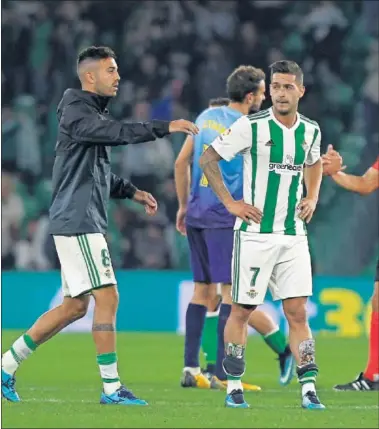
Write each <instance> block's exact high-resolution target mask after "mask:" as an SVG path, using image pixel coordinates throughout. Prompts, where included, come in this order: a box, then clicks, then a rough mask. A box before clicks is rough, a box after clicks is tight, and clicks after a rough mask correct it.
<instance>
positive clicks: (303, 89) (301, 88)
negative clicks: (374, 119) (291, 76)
mask: <svg viewBox="0 0 379 429" xmlns="http://www.w3.org/2000/svg"><path fill="white" fill-rule="evenodd" d="M299 90H300V98H302V97H303V95H304V94H305V86H304V85H301V86H300V88H299Z"/></svg>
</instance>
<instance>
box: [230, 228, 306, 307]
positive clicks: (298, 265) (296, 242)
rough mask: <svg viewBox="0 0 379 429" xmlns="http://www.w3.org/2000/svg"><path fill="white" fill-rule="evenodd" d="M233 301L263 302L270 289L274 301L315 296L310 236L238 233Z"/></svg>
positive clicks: (239, 302) (234, 265)
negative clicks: (309, 245)
mask: <svg viewBox="0 0 379 429" xmlns="http://www.w3.org/2000/svg"><path fill="white" fill-rule="evenodd" d="M232 282H233V284H232V300H233V302H235V303H238V304H247V305H260V304H262V303H263V301H264V299H265V295H266V292H267V288H268V287H269V288H270V292H271V295H272V298H273V300H278V299H286V298H295V297H301V296H311V295H312V269H311V258H310V254H309V248H308V239H307V237H306V236H294V235H280V234H257V233H251V232H244V231H235V232H234V246H233V261H232Z"/></svg>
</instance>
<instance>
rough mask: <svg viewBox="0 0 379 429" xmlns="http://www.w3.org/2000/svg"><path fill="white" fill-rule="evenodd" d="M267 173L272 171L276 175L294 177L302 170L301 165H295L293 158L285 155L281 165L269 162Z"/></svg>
mask: <svg viewBox="0 0 379 429" xmlns="http://www.w3.org/2000/svg"><path fill="white" fill-rule="evenodd" d="M268 169H269V171H274V172H275V173H276V174H290V175H292V176H296V175H297V174H299V173H300V172H301V171H302V170H303V165H295V164H294V157H293V156H292V155H286V156H285V158H284V162H283V163H279V162H270V163H269V165H268Z"/></svg>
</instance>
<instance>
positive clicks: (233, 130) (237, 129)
mask: <svg viewBox="0 0 379 429" xmlns="http://www.w3.org/2000/svg"><path fill="white" fill-rule="evenodd" d="M251 142H252V130H251V124H250V121H249V119H248V118H247V117H246V116H242V117H241V118H239V119H238V120H237V121H236V122H234V124H233V125H232V126H231V127H230V128H228V129H227V130H226V131H224V132H223V133H222V134H221V135H219V136H218V137H217V138H216V139H215V140H214V141H213V142H212V144H211V146H212V147H213V149H214V150H215V151H216V152H217V153H218V154H219V155H220V156H221V158H223V159H225V161H231V160H232V159H233V158H234V157H235V156H236V155H237V154H238V153H242V152H244V151H245V150H247V149H249V148H250V147H251Z"/></svg>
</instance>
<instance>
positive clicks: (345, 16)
mask: <svg viewBox="0 0 379 429" xmlns="http://www.w3.org/2000/svg"><path fill="white" fill-rule="evenodd" d="M2 7H3V10H2V30H1V31H2V46H3V48H2V146H1V151H2V185H1V204H2V248H1V257H2V268H3V270H13V269H16V270H49V269H55V268H58V267H59V264H58V260H57V257H56V253H55V250H54V245H53V242H52V240H51V238H50V237H49V236H48V234H47V221H48V218H47V216H48V207H49V202H50V195H51V181H50V177H51V168H52V164H53V160H54V146H55V141H56V131H57V120H56V113H55V112H56V106H57V104H58V102H59V100H60V98H61V96H62V94H63V91H64V90H65V89H66V88H67V87H79V82H78V80H77V78H76V70H75V60H76V55H77V53H78V51H79V50H80V49H81V48H84V47H86V46H89V45H93V44H95V45H108V46H110V47H112V48H113V49H114V50H115V52H116V53H117V55H118V64H119V68H120V74H121V77H122V81H121V86H120V90H119V95H118V96H117V98H116V99H115V100H114V101H112V103H111V106H110V110H111V112H112V113H113V115H114V116H115V117H116V118H118V119H122V120H125V121H128V120H150V119H152V118H155V119H167V120H169V119H177V118H192V119H194V118H195V117H196V115H197V114H198V113H199V112H200V111H201V110H202V109H204V108H205V107H207V104H208V100H209V99H210V98H211V97H217V96H223V95H225V79H226V77H227V76H228V74H229V73H230V72H231V71H232V70H233V69H234V68H235V67H237V66H238V65H240V64H252V65H254V66H257V67H261V68H263V69H264V70H265V71H266V73H267V70H268V65H269V64H271V63H272V62H274V61H276V60H280V59H284V58H285V59H292V60H295V61H297V62H298V63H299V64H300V65H301V66H302V68H303V70H304V73H305V86H306V88H307V93H306V96H305V97H304V99H303V100H302V102H301V107H300V111H301V112H302V113H303V114H305V115H306V116H308V117H310V118H311V119H314V120H317V121H318V122H319V123H320V126H321V130H322V133H323V139H322V151H323V152H324V151H325V150H326V147H327V145H328V144H333V145H334V147H335V148H336V149H337V150H339V151H340V152H341V154H342V155H343V157H344V160H345V164H346V165H348V170H347V171H348V172H350V173H355V174H361V173H362V172H364V171H365V170H366V169H367V168H368V167H369V166H370V165H371V164H372V163H373V162H374V160H375V159H376V156H377V155H378V142H379V140H378V126H377V117H378V113H379V112H378V110H379V109H378V102H379V99H378V98H379V96H378V92H379V89H378V22H379V12H378V2H369V1H363V2H362V1H321V2H320V1H285V0H276V1H267V0H264V1H248V0H243V1H196V0H189V1H159V2H158V1H122V2H121V1H117V2H116V1H114V2H111V1H75V2H73V1H63V2H53V1H12V2H9V1H3V2H2ZM269 103H270V102H269V97H268V100H266V102H265V104H264V106H263V108H267V107H268V106H269ZM183 140H184V136H175V138H173V137H169V138H163V139H160V141H157V142H155V143H147V144H144V145H137V146H129V147H122V148H117V149H115V150H114V152H113V160H112V161H113V166H114V171H115V173H117V174H119V175H122V176H123V177H127V178H130V179H131V180H132V181H133V183H134V184H135V185H137V186H138V187H140V188H141V189H144V190H147V191H149V192H151V193H152V194H153V195H154V196H155V197H156V198H157V199H158V201H159V204H160V210H159V214H158V215H157V216H156V217H154V218H148V217H147V216H145V214H144V213H143V211H141V210H140V208H139V207H138V206H137V205H136V204H133V203H131V202H130V201H128V200H126V201H121V202H114V201H113V202H112V204H111V207H110V210H109V236H108V240H109V244H110V250H111V254H112V258H113V264H114V266H115V268H127V269H132V268H138V269H140V268H141V269H187V268H188V264H189V260H188V253H187V244H186V239H185V238H183V237H181V236H180V235H179V234H178V233H177V232H176V231H175V216H176V209H177V203H176V195H175V186H174V181H173V167H174V161H175V157H176V155H177V153H178V151H179V150H180V147H181V144H182V143H183ZM309 230H310V243H311V250H312V253H313V263H314V271H315V273H316V274H323V275H325V274H327V275H358V274H361V275H364V274H369V275H371V274H372V273H373V271H374V266H375V263H376V258H377V251H378V240H377V238H376V237H378V195H377V193H375V194H373V195H371V196H369V197H361V196H358V195H353V194H351V193H348V192H345V191H343V190H341V189H339V188H337V186H336V185H334V183H333V181H332V180H331V179H330V178H326V179H325V180H324V183H323V185H322V192H321V197H320V202H319V206H318V209H317V213H316V216H315V217H314V220H313V221H312V225H311V227H310V228H309Z"/></svg>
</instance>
